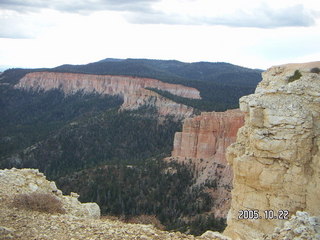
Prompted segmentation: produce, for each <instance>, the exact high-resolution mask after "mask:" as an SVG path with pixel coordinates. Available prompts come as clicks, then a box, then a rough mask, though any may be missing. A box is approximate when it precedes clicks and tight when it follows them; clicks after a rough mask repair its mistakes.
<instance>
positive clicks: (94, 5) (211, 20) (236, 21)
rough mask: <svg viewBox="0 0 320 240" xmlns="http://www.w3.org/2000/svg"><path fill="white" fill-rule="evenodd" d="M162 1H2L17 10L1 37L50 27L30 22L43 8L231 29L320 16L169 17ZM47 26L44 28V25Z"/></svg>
mask: <svg viewBox="0 0 320 240" xmlns="http://www.w3.org/2000/svg"><path fill="white" fill-rule="evenodd" d="M159 1H161V0H135V1H133V0H68V1H61V0H51V1H47V0H0V9H1V10H10V11H14V12H15V13H16V15H17V17H16V16H9V17H8V16H5V14H3V15H2V16H1V14H0V37H3V38H33V37H35V36H37V34H38V33H39V32H41V31H42V30H43V29H45V28H46V27H47V26H45V24H46V22H47V21H46V19H36V21H34V20H32V19H31V20H30V19H28V16H29V13H34V12H38V11H40V10H42V9H54V10H57V11H60V12H69V13H79V14H85V15H87V14H90V13H93V12H96V11H103V10H112V11H118V12H121V13H122V14H123V16H124V17H125V18H126V19H127V21H128V22H130V23H135V24H167V25H170V24H175V25H209V26H214V25H224V26H230V27H254V28H277V27H290V26H292V27H297V26H299V27H300V26H312V25H314V24H315V19H317V18H319V17H320V14H319V11H314V10H312V9H311V10H308V9H305V7H304V6H303V5H294V6H290V7H287V8H282V9H272V8H270V7H269V6H268V5H267V4H264V5H261V6H260V7H259V8H256V9H246V11H243V10H241V9H238V10H236V11H235V12H234V13H233V14H230V15H224V16H188V15H185V14H184V13H179V14H166V13H164V12H161V11H159V10H155V9H153V8H152V5H153V4H154V3H156V2H159ZM42 22H44V25H42V26H41V23H42Z"/></svg>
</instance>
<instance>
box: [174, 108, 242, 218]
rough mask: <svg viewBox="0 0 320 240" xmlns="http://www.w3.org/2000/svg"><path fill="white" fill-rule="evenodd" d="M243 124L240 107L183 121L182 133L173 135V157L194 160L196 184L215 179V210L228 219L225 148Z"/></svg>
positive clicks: (229, 176) (229, 171) (229, 175)
mask: <svg viewBox="0 0 320 240" xmlns="http://www.w3.org/2000/svg"><path fill="white" fill-rule="evenodd" d="M243 124H244V115H243V113H242V112H241V111H240V110H239V109H236V110H228V111H226V112H202V113H201V115H200V116H196V117H194V118H188V119H185V120H184V124H183V130H182V132H177V133H176V134H175V137H174V146H173V151H172V157H171V158H170V160H175V161H178V162H185V163H192V164H195V167H196V172H197V173H196V175H197V180H196V184H197V185H201V184H203V183H208V182H215V183H216V187H211V188H209V189H208V191H209V192H210V193H211V195H212V196H213V198H214V199H215V204H214V208H213V209H212V213H213V214H214V215H215V217H222V218H226V215H227V213H228V210H229V208H230V200H231V193H230V190H231V187H232V169H231V167H230V166H229V165H228V164H227V161H226V158H225V152H226V148H227V147H228V146H229V145H230V144H231V143H233V142H235V141H236V136H237V131H238V129H239V128H240V127H242V126H243Z"/></svg>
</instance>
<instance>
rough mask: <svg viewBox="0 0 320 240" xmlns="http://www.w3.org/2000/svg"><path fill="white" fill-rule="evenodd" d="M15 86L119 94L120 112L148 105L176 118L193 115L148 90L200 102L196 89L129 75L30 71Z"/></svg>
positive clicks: (29, 88)
mask: <svg viewBox="0 0 320 240" xmlns="http://www.w3.org/2000/svg"><path fill="white" fill-rule="evenodd" d="M14 87H15V88H16V89H25V90H33V91H40V90H43V91H49V90H52V89H59V90H61V91H63V92H64V93H65V94H73V93H76V92H79V91H82V92H83V93H98V94H106V95H119V96H121V97H123V100H124V103H123V104H122V106H121V109H122V110H125V109H126V110H136V109H138V108H139V107H141V106H145V105H147V106H151V107H156V108H157V110H158V111H159V114H160V115H174V116H176V117H177V118H184V117H190V116H193V112H194V110H193V108H191V107H188V106H186V105H183V104H179V103H176V102H174V101H171V100H169V99H167V98H165V97H162V96H161V95H159V94H158V93H155V92H153V91H151V90H149V89H148V88H155V89H158V90H162V91H167V92H169V93H171V94H173V95H176V96H179V97H184V98H190V99H201V97H200V92H199V91H198V90H197V89H195V88H191V87H186V86H183V85H180V84H171V83H165V82H162V81H159V80H156V79H151V78H141V77H132V76H113V75H93V74H78V73H59V72H32V73H28V74H26V75H25V76H24V77H23V78H22V79H20V81H19V82H18V83H17V84H16V85H15V86H14Z"/></svg>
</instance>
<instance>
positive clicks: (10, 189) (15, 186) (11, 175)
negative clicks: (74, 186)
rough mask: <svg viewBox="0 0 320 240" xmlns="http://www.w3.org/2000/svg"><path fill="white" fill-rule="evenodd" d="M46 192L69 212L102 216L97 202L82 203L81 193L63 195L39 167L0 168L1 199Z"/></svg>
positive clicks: (94, 216) (90, 216)
mask: <svg viewBox="0 0 320 240" xmlns="http://www.w3.org/2000/svg"><path fill="white" fill-rule="evenodd" d="M29 193H44V194H49V196H50V195H52V196H54V197H56V198H57V199H58V200H59V201H61V203H62V207H63V209H64V210H65V211H66V213H67V214H71V215H73V216H77V217H85V218H92V219H97V218H100V208H99V206H98V205H97V204H96V203H80V202H79V201H78V197H79V195H78V194H76V193H71V195H70V196H64V195H62V192H61V190H59V189H58V188H57V186H56V184H55V182H50V181H48V180H47V179H46V177H45V176H44V175H43V173H40V172H39V171H38V170H37V169H15V168H13V169H10V170H9V169H5V170H0V201H3V200H4V199H6V198H12V197H14V196H16V195H18V194H29Z"/></svg>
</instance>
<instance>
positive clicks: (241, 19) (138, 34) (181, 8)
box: [0, 0, 320, 70]
mask: <svg viewBox="0 0 320 240" xmlns="http://www.w3.org/2000/svg"><path fill="white" fill-rule="evenodd" d="M319 43H320V1H319V0H219V1H216V0H50V1H48V0H0V70H1V68H8V67H24V68H40V67H55V66H59V65H62V64H86V63H89V62H95V61H99V60H101V59H104V58H149V59H166V60H168V59H175V60H179V61H183V62H198V61H208V62H229V63H232V64H236V65H240V66H244V67H249V68H260V69H267V68H269V67H271V66H273V65H278V64H284V63H289V62H309V61H320V44H319Z"/></svg>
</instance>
